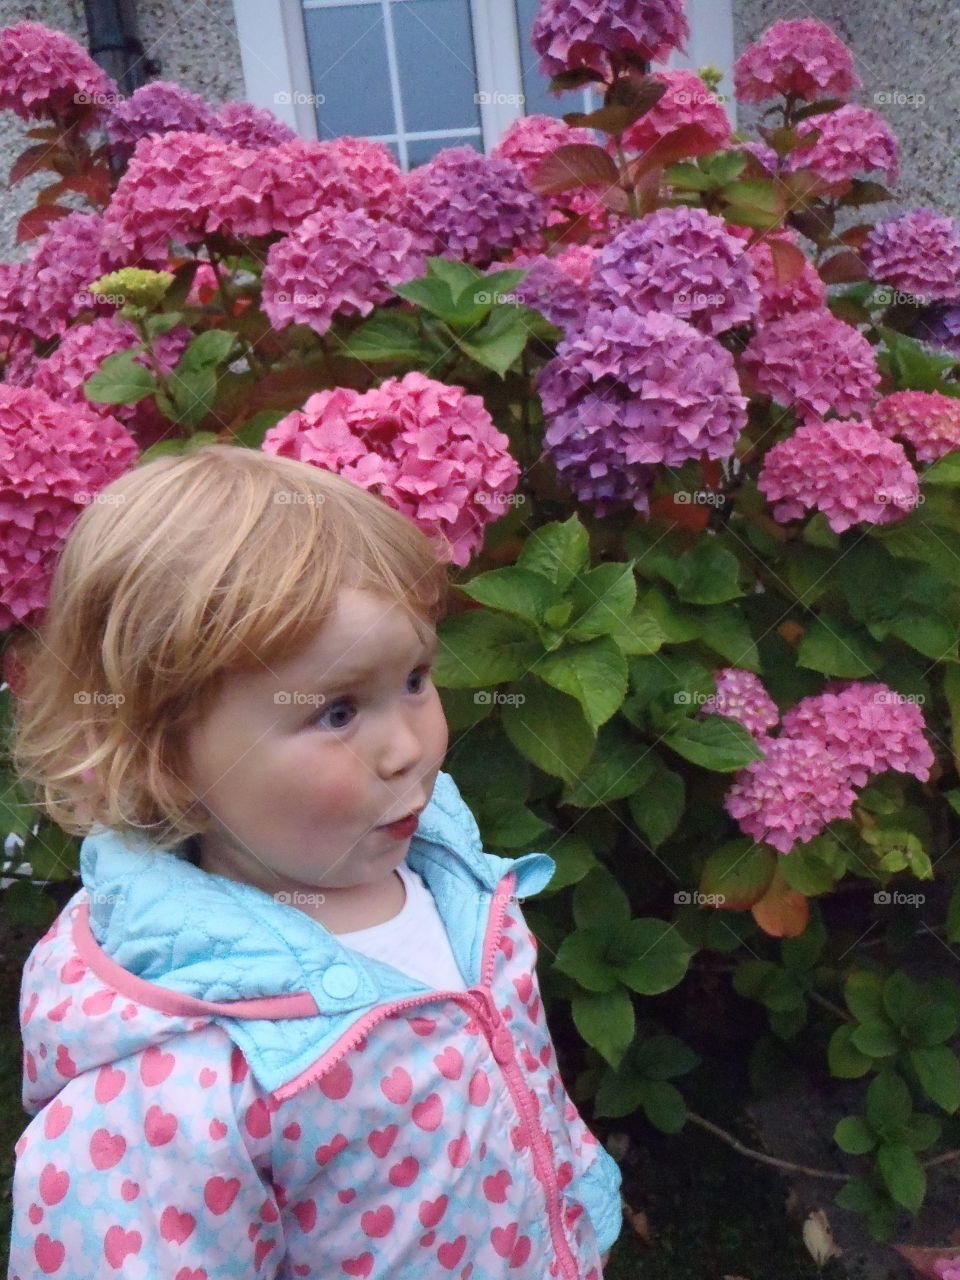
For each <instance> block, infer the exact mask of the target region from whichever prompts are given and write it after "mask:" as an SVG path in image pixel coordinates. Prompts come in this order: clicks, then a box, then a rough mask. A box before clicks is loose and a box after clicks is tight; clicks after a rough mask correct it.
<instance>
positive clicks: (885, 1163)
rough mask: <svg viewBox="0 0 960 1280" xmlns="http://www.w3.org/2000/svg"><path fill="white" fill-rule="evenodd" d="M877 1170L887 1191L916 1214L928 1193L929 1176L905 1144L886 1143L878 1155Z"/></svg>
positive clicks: (898, 1202)
mask: <svg viewBox="0 0 960 1280" xmlns="http://www.w3.org/2000/svg"><path fill="white" fill-rule="evenodd" d="M876 1162H877V1168H878V1169H879V1170H880V1176H881V1177H882V1178H883V1181H884V1182H885V1184H886V1187H887V1190H888V1191H889V1192H890V1194H891V1196H892V1197H893V1198H894V1200H896V1202H897V1204H902V1205H903V1207H904V1208H905V1209H909V1210H910V1212H911V1213H916V1212H917V1211H918V1210H919V1208H920V1206H921V1205H922V1204H923V1198H924V1196H925V1195H926V1193H927V1175H926V1174H925V1173H924V1171H923V1166H922V1165H921V1164H920V1161H919V1160H918V1159H917V1157H916V1156H915V1155H914V1153H913V1152H912V1151H911V1150H910V1148H909V1147H908V1146H907V1144H906V1143H905V1142H885V1143H883V1144H882V1145H881V1146H880V1149H879V1150H878V1151H877V1154H876Z"/></svg>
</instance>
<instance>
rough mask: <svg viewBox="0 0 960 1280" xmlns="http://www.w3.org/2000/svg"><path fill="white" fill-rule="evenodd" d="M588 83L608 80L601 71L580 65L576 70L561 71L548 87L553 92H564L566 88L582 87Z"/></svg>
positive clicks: (601, 82) (604, 82)
mask: <svg viewBox="0 0 960 1280" xmlns="http://www.w3.org/2000/svg"><path fill="white" fill-rule="evenodd" d="M587 84H606V80H605V79H604V78H603V76H602V75H601V74H600V72H599V71H591V70H590V68H589V67H578V68H577V69H576V70H575V71H561V72H560V74H559V75H556V76H554V77H553V79H552V80H551V81H550V84H549V85H548V88H549V90H550V92H551V93H562V92H563V91H564V90H565V89H582V88H583V87H584V85H587Z"/></svg>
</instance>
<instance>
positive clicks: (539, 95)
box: [516, 0, 600, 120]
mask: <svg viewBox="0 0 960 1280" xmlns="http://www.w3.org/2000/svg"><path fill="white" fill-rule="evenodd" d="M537 4H538V0H516V5H517V22H518V23H519V26H520V66H521V74H522V76H523V93H524V97H525V102H524V104H523V114H524V115H525V116H556V117H557V119H558V120H559V119H560V118H561V117H563V116H565V115H567V114H568V113H569V112H571V111H593V110H595V109H596V108H597V107H598V106H599V105H600V100H599V97H598V95H597V94H596V93H595V92H594V91H593V90H592V89H589V88H588V89H586V90H585V91H584V92H582V93H581V92H573V93H571V92H570V91H567V92H565V93H561V94H560V95H559V97H555V96H554V95H553V94H552V93H550V92H549V90H548V89H547V85H549V83H550V78H549V76H545V75H544V74H543V72H542V71H541V70H540V66H539V63H540V55H539V54H538V53H536V52H534V48H533V45H532V44H531V43H530V33H531V32H532V31H533V20H534V18H535V17H536V15H537Z"/></svg>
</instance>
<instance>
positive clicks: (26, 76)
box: [0, 21, 120, 128]
mask: <svg viewBox="0 0 960 1280" xmlns="http://www.w3.org/2000/svg"><path fill="white" fill-rule="evenodd" d="M119 96H120V95H119V92H118V90H117V86H116V84H115V83H114V82H113V81H112V80H111V79H110V77H109V76H108V75H106V73H105V72H104V71H102V70H101V68H100V67H98V66H97V64H96V63H95V62H94V60H93V59H92V58H91V57H90V55H89V53H87V51H86V49H84V48H83V47H82V46H81V45H79V44H78V43H77V42H76V40H72V39H71V38H70V36H68V35H65V34H64V33H63V32H62V31H52V30H51V29H50V28H49V27H45V26H43V24H42V23H39V22H28V21H25V22H18V23H17V24H16V25H15V26H12V27H4V28H3V30H0V108H5V109H6V110H8V111H14V112H16V114H17V115H18V116H19V117H20V119H21V120H37V119H44V118H53V119H59V118H62V117H64V116H66V115H69V116H72V117H77V116H81V117H82V122H83V127H86V128H89V127H91V126H93V125H95V124H96V123H97V121H98V119H99V118H100V117H101V116H102V114H103V107H104V105H105V104H106V103H108V102H111V101H116V100H117V99H118V98H119ZM84 107H86V108H87V110H86V111H82V110H81V109H82V108H84Z"/></svg>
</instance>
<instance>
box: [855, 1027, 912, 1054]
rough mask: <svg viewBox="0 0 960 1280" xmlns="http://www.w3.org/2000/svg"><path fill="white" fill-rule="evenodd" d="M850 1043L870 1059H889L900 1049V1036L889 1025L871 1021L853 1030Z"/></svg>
mask: <svg viewBox="0 0 960 1280" xmlns="http://www.w3.org/2000/svg"><path fill="white" fill-rule="evenodd" d="M850 1043H851V1044H852V1045H853V1046H854V1048H855V1049H859V1051H860V1052H861V1053H865V1054H867V1055H868V1056H869V1057H871V1058H890V1057H892V1056H893V1054H895V1053H899V1051H900V1049H901V1047H902V1045H901V1040H900V1036H899V1035H897V1033H896V1032H895V1031H894V1029H893V1028H892V1027H891V1026H890V1025H889V1023H886V1022H880V1021H875V1020H873V1019H871V1020H870V1021H869V1022H861V1023H860V1025H859V1026H857V1027H854V1028H853V1031H852V1032H851V1034H850Z"/></svg>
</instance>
